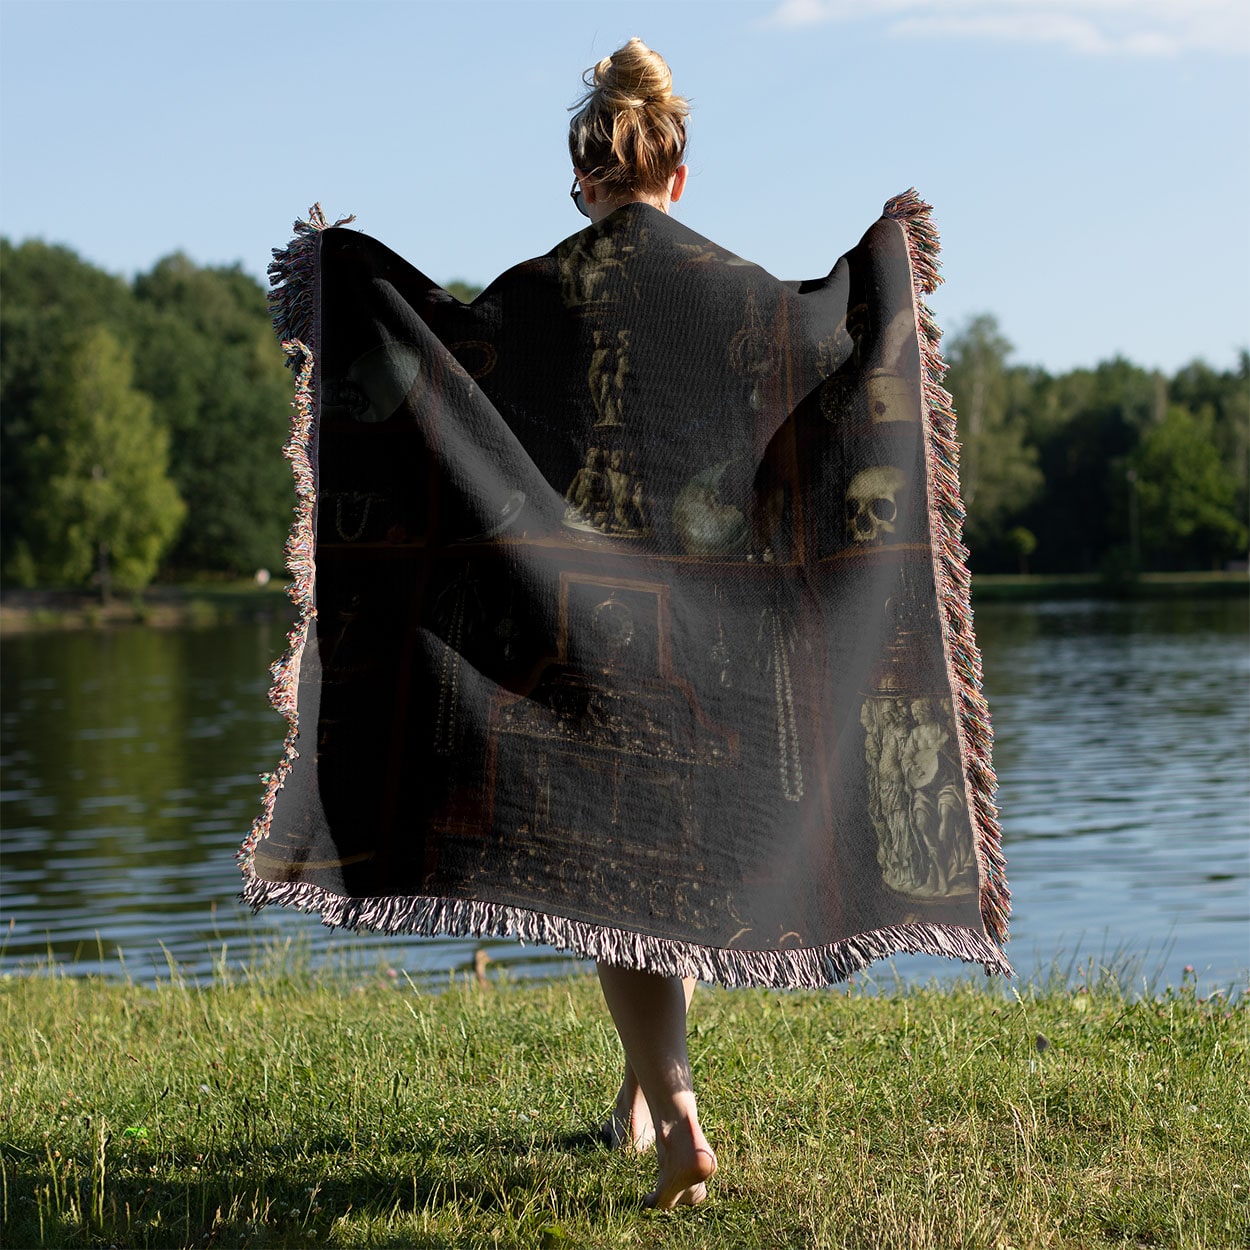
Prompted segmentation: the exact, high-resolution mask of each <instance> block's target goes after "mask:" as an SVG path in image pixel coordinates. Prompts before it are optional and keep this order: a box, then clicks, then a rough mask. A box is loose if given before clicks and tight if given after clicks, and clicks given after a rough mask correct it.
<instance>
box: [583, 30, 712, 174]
mask: <svg viewBox="0 0 1250 1250" xmlns="http://www.w3.org/2000/svg"><path fill="white" fill-rule="evenodd" d="M582 81H583V82H584V83H585V84H586V93H585V95H583V96H582V98H581V99H580V100H579V101H578V102H577V103H576V104H575V105H574V106H573V107H574V108H575V109H576V110H577V112H576V114H575V115H574V117H573V120H572V122H571V123H570V125H569V153H570V155H571V156H572V158H573V164H574V165H576V166H577V168H578V169H581V170H584V171H585V172H586V173H590V174H593V175H594V176H595V178H596V179H598V181H599V182H601V183H603V184H604V186H605V187H606V188H607V190H608V191H609V193H610V194H616V195H620V194H631V193H643V194H650V193H653V192H656V191H660V190H662V189H663V188H664V187H665V186H666V185H667V183H668V180H669V178H671V177H672V175H673V173H674V171H675V170H676V169H677V167H678V166H679V165H680V164H681V162H682V159H683V158H684V156H685V153H686V118H687V117H688V116H689V115H690V106H689V104H687V102H686V101H685V99H683V98H682V97H681V96H679V95H674V94H673V75H672V72H671V71H670V70H669V68H668V63H667V62H666V61H665V60H664V58H663V57H662V56H661V55H660V54H659V53H658V52H654V51H652V49H650V48H648V47H647V45H646V44H645V43H643V42H642V40H641V39H639V38H637V37H635V38H633V39H631V40H630V41H629V42H628V43H627V44H625V46H624V47H622V48H618V49H617V50H616V51H615V52H613V53H612V55H611V56H605V57H604V58H603V60H601V61H600V62H598V64H596V65H594V66H592V67H591V68H590V69H588V70H587V71H586V72H585V74H583V75H582Z"/></svg>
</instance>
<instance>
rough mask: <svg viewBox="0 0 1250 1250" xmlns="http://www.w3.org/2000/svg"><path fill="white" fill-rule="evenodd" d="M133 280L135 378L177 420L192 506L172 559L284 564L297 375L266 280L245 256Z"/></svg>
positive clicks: (167, 268) (167, 420) (178, 467)
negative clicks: (244, 264)
mask: <svg viewBox="0 0 1250 1250" xmlns="http://www.w3.org/2000/svg"><path fill="white" fill-rule="evenodd" d="M134 289H135V299H136V305H137V308H136V317H137V319H138V322H139V325H140V326H141V329H142V333H141V335H140V340H139V343H138V345H137V348H136V353H135V365H136V379H137V384H138V385H139V386H140V387H141V388H142V389H143V390H145V391H147V393H148V394H150V395H151V396H152V398H153V400H154V401H155V403H156V408H157V414H158V416H159V418H160V420H161V422H162V423H163V424H164V425H165V426H166V427H167V428H168V430H169V433H170V440H171V441H170V474H171V476H172V477H173V479H174V481H175V482H176V484H177V486H178V490H179V492H180V494H181V495H182V497H183V498H184V499H185V500H186V502H187V509H188V512H187V524H186V526H185V528H184V530H183V531H182V534H181V537H180V538H179V541H178V544H177V546H176V548H175V550H174V552H173V556H172V560H173V563H174V564H175V565H178V566H180V567H183V568H190V569H197V570H198V569H210V570H219V571H226V572H250V571H251V570H253V569H257V568H275V567H279V566H280V565H281V562H282V544H283V542H284V540H285V538H286V534H287V530H288V528H289V526H290V520H291V505H292V494H291V472H290V468H289V466H288V465H287V463H286V462H285V461H284V460H283V459H282V456H281V454H280V452H281V448H282V445H283V443H284V442H285V441H286V437H287V431H288V426H289V421H290V412H291V379H290V375H289V373H288V372H287V370H286V369H285V368H284V367H283V360H284V358H283V355H282V352H281V349H280V348H279V346H278V344H277V342H276V340H275V339H274V336H273V330H272V327H271V325H270V321H269V311H268V307H267V304H266V300H265V293H264V291H263V289H262V288H261V286H260V284H259V283H257V282H256V281H255V280H254V279H253V278H251V277H250V276H249V275H248V274H246V273H244V272H243V271H242V270H241V269H240V268H239V267H238V266H233V267H229V268H201V267H200V266H197V265H195V264H193V263H192V262H191V261H190V260H188V259H187V258H186V257H185V256H182V255H174V256H169V257H166V258H165V259H164V260H161V261H159V262H158V263H157V264H156V265H155V267H154V268H153V269H152V271H151V272H150V273H147V274H143V275H140V276H139V277H138V278H137V279H136V280H135V288H134Z"/></svg>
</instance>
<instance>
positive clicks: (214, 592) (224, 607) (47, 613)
mask: <svg viewBox="0 0 1250 1250" xmlns="http://www.w3.org/2000/svg"><path fill="white" fill-rule="evenodd" d="M294 616H295V609H294V608H293V607H292V605H291V602H290V600H289V599H288V598H287V596H286V592H285V590H284V583H283V582H281V581H270V582H269V583H268V584H267V585H265V586H258V585H257V584H256V583H255V582H254V581H252V580H251V579H248V580H245V581H205V582H187V583H184V584H179V585H169V586H152V587H149V588H148V589H147V590H146V591H144V592H143V593H142V594H139V595H115V596H114V597H113V599H112V601H111V602H110V603H108V604H107V605H105V604H102V603H101V602H100V598H99V596H98V595H91V594H87V593H85V592H84V591H80V590H11V589H6V590H5V591H4V592H3V594H2V595H0V634H21V633H31V632H35V631H50V630H60V629H100V628H104V627H112V626H116V625H152V626H156V627H158V628H167V629H168V628H173V627H175V626H184V625H200V626H207V625H224V624H231V623H233V622H236V621H250V620H257V619H270V618H280V619H283V620H286V619H292V620H293V619H294Z"/></svg>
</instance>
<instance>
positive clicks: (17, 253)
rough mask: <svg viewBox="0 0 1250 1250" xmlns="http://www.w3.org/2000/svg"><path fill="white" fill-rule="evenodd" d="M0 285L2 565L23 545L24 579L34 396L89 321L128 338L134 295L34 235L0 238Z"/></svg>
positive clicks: (8, 566) (8, 567) (11, 571)
mask: <svg viewBox="0 0 1250 1250" xmlns="http://www.w3.org/2000/svg"><path fill="white" fill-rule="evenodd" d="M0 287H2V288H3V291H4V298H3V301H0V566H2V567H3V568H4V570H5V572H6V574H7V575H10V576H14V575H16V574H17V573H18V572H19V571H18V570H15V568H14V561H15V559H16V556H17V553H18V550H19V548H21V549H23V550H24V551H25V555H24V557H23V559H22V561H21V563H22V565H23V568H24V572H23V573H22V574H21V576H20V577H19V580H27V581H28V580H29V578H30V576H32V574H31V572H30V568H29V563H30V542H29V540H28V536H27V534H26V526H27V519H28V516H29V514H30V506H31V501H32V492H33V490H34V489H35V488H36V486H37V481H36V479H35V476H34V474H35V465H34V463H33V462H32V459H31V456H30V451H31V448H32V447H33V445H34V442H35V440H36V438H37V436H38V433H39V429H38V426H37V423H36V419H35V415H34V406H35V402H36V399H37V397H38V396H39V394H40V393H41V392H42V391H43V390H44V389H45V387H46V386H47V385H48V384H49V377H50V375H51V374H52V373H54V372H55V371H56V370H58V369H59V368H60V367H61V362H62V360H63V357H64V354H65V351H66V348H67V345H68V344H70V343H72V342H73V341H75V340H76V339H77V338H80V337H81V336H82V335H83V334H84V333H85V332H86V331H88V330H90V329H91V328H92V327H93V326H107V327H109V329H110V330H111V331H112V332H113V334H114V335H115V336H116V337H117V338H118V339H119V340H120V341H121V342H123V343H129V342H131V327H132V322H133V300H132V297H131V294H130V288H129V287H128V286H127V285H126V283H125V282H124V281H123V280H122V279H121V278H115V277H113V275H112V274H107V273H104V272H103V271H101V270H99V269H97V268H96V267H95V266H94V265H90V264H88V263H87V262H86V261H84V260H82V259H81V258H80V257H78V256H76V255H75V254H74V253H73V252H72V251H70V249H69V248H66V247H53V246H50V245H48V244H47V243H43V242H41V241H39V240H28V241H26V242H24V243H22V244H21V245H20V246H17V247H14V246H13V244H11V243H10V242H9V241H8V240H7V239H0Z"/></svg>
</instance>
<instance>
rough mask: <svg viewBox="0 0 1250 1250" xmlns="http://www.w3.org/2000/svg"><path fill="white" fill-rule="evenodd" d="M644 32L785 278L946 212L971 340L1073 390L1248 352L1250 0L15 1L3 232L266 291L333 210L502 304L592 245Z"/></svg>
mask: <svg viewBox="0 0 1250 1250" xmlns="http://www.w3.org/2000/svg"><path fill="white" fill-rule="evenodd" d="M635 34H637V35H640V36H641V37H642V38H643V39H644V40H646V41H647V42H648V43H650V44H651V45H652V46H653V47H655V48H657V49H658V50H659V51H661V52H662V53H663V54H664V55H665V56H666V57H667V58H668V60H669V63H670V65H671V66H672V68H673V73H674V78H675V82H676V86H677V89H678V90H679V91H681V92H683V93H684V94H686V95H687V96H689V97H690V99H691V101H692V105H693V108H694V115H693V119H692V127H691V145H690V151H689V160H690V165H691V175H692V176H691V180H690V185H689V188H688V191H687V194H686V198H685V200H683V202H682V204H681V205H680V206H679V208H678V210H677V213H678V216H680V218H681V219H682V220H683V221H684V222H686V224H688V225H690V226H691V227H692V228H694V229H696V230H698V231H699V232H701V233H703V234H705V235H708V236H710V237H712V238H714V239H716V240H717V241H718V242H720V243H722V244H724V245H725V246H727V247H730V248H732V249H733V250H735V251H737V252H739V253H740V254H742V255H744V256H748V257H750V258H751V259H752V260H755V261H758V262H759V263H760V264H763V265H764V266H765V267H766V268H768V269H770V270H771V271H772V272H774V273H776V274H777V275H778V276H780V277H787V278H796V277H810V276H813V275H815V274H819V273H823V272H825V271H826V270H827V269H828V268H829V267H830V266H831V265H832V263H833V261H834V260H835V259H836V258H837V256H838V255H839V254H840V253H841V252H843V251H845V250H846V249H847V248H848V247H850V246H851V245H852V244H853V243H854V242H855V241H856V240H857V239H858V237H859V236H860V235H861V234H862V233H863V231H864V230H865V229H866V228H867V227H868V226H869V225H870V224H871V222H872V221H873V219H874V218H875V217H876V216H877V214H878V213H879V212H880V208H881V205H882V203H883V202H884V201H885V200H886V199H887V198H889V196H891V195H892V194H894V193H896V192H898V191H901V190H903V189H905V188H907V187H908V186H912V185H914V186H916V187H917V188H918V189H919V191H920V192H921V194H922V195H923V196H925V197H926V198H927V199H928V200H929V201H930V202H931V203H933V204H934V206H935V210H936V220H937V223H938V226H939V228H940V230H941V232H942V237H943V244H944V262H945V274H946V278H947V285H946V286H944V287H943V288H941V290H940V291H939V292H938V293H937V294H936V295H935V296H934V298H933V300H932V304H933V306H934V309H935V311H936V312H937V314H938V317H939V320H940V321H941V322H942V323H943V325H944V326H945V327H946V328H947V329H948V330H954V329H957V328H958V327H959V326H960V325H961V324H962V323H963V322H964V321H965V320H966V319H967V318H968V317H970V316H973V315H975V314H977V313H980V312H991V313H993V314H995V315H996V316H997V317H998V319H999V322H1000V325H1001V326H1002V328H1003V330H1004V332H1005V333H1006V334H1007V336H1008V337H1009V338H1010V339H1011V341H1012V342H1013V343H1014V344H1015V345H1016V357H1015V359H1017V360H1018V361H1021V362H1027V363H1035V364H1040V365H1043V366H1044V367H1046V368H1048V369H1051V370H1053V371H1061V370H1066V369H1069V368H1072V367H1075V366H1080V365H1092V364H1095V363H1097V362H1098V361H1099V360H1104V359H1107V358H1109V357H1110V356H1112V355H1114V354H1116V353H1120V354H1123V355H1125V356H1127V357H1128V358H1129V359H1131V360H1134V361H1136V362H1138V363H1140V364H1143V365H1147V366H1151V367H1158V368H1162V369H1165V370H1169V371H1170V370H1173V369H1175V368H1177V367H1178V366H1179V365H1181V364H1183V363H1185V362H1186V361H1188V360H1191V359H1193V358H1195V357H1202V358H1205V359H1206V360H1208V361H1209V362H1210V363H1212V364H1214V365H1216V366H1217V367H1221V368H1228V367H1232V366H1233V364H1234V363H1235V359H1236V352H1237V350H1238V349H1239V348H1241V347H1243V346H1246V345H1248V344H1250V318H1248V316H1247V311H1246V301H1245V296H1244V292H1245V291H1246V289H1247V284H1248V282H1250V236H1248V232H1247V228H1246V226H1247V206H1248V205H1250V142H1248V136H1250V5H1248V4H1247V3H1246V0H873V2H872V3H869V2H868V0H856V2H855V3H851V2H850V0H759V2H755V0H665V2H658V0H652V2H640V0H632V2H623V0H622V2H609V0H604V2H600V0H510V2H508V3H476V2H473V0H458V2H453V0H406V2H389V0H356V2H355V3H351V2H349V0H332V2H325V3H297V2H295V0H281V2H275V0H213V2H204V0H162V2H161V3H148V2H146V0H129V2H126V3H116V2H114V0H88V2H86V3H79V2H77V0H59V2H58V0H0V229H2V230H3V232H4V233H5V234H6V235H7V236H8V237H9V238H10V239H13V240H15V241H16V240H20V239H23V238H27V237H32V236H34V237H41V238H44V239H47V240H48V241H51V242H58V243H65V244H68V245H69V246H71V247H73V248H74V249H75V250H76V251H78V252H79V253H80V254H81V255H83V256H84V257H86V258H87V259H89V260H91V261H93V262H95V263H96V264H99V265H102V266H104V267H105V268H107V269H110V270H112V271H114V272H118V273H124V274H131V273H134V272H135V271H137V270H143V269H147V268H149V267H150V266H151V265H152V264H153V263H154V262H155V261H156V260H157V259H159V258H160V257H161V256H163V255H166V254H168V253H169V252H172V251H175V250H182V251H185V252H186V253H187V254H189V255H190V256H191V257H192V258H194V259H195V260H197V261H199V262H201V263H206V264H208V263H212V264H217V263H227V264H228V263H233V262H235V261H238V262H241V263H242V264H243V266H244V267H245V268H247V269H248V270H249V271H251V272H253V273H255V274H257V275H258V276H260V275H261V274H262V273H263V270H264V266H265V264H266V263H267V261H268V256H269V249H270V248H271V247H272V246H275V245H278V244H281V243H282V242H284V241H285V239H286V238H287V236H288V235H289V231H290V225H291V221H292V219H293V218H294V217H295V216H296V215H298V214H301V213H302V212H303V211H304V210H305V209H306V208H307V206H308V205H309V204H310V203H312V202H313V201H314V200H319V201H321V203H322V204H323V205H324V207H325V209H326V211H327V213H329V214H331V215H334V214H345V213H349V212H352V213H355V214H356V215H357V225H358V226H360V227H361V228H362V229H365V230H366V231H368V232H369V233H370V234H373V235H375V236H377V237H378V238H380V239H382V240H383V241H384V242H386V243H387V244H388V245H390V246H391V247H393V248H394V249H395V250H397V251H399V252H401V253H402V254H403V255H405V256H407V257H408V258H409V259H410V260H411V261H412V262H413V263H414V264H416V265H418V266H419V267H420V268H422V269H424V270H425V271H427V272H428V273H430V274H431V275H432V276H434V277H435V278H438V279H440V280H447V279H449V278H453V277H464V278H467V279H469V280H471V281H478V282H486V281H488V280H489V279H490V278H492V277H493V276H494V275H495V274H496V273H498V272H500V271H501V270H503V269H505V268H507V267H508V266H509V265H511V264H514V263H516V262H517V261H519V260H522V259H525V258H526V257H528V256H532V255H536V254H539V253H542V252H545V251H547V250H548V249H549V248H550V247H552V246H553V245H554V244H555V243H557V242H558V241H559V240H560V239H561V238H562V237H564V236H565V235H566V234H569V233H572V232H573V231H574V230H576V229H578V228H579V226H580V225H581V221H582V219H580V218H579V217H577V215H576V212H575V210H574V209H573V207H572V205H571V203H570V202H569V199H568V195H567V191H568V184H569V183H570V181H571V173H570V169H569V162H568V156H567V150H566V147H565V134H566V128H567V117H568V114H567V111H566V110H567V108H568V106H569V105H570V104H571V103H572V102H573V101H574V99H575V98H576V96H577V94H578V91H579V85H580V74H581V71H582V70H583V69H584V68H585V67H586V66H587V65H589V64H591V63H592V62H593V61H594V60H596V59H598V58H599V57H600V56H602V55H604V54H606V53H608V52H610V51H612V49H613V48H615V47H617V46H619V45H620V44H621V43H623V42H624V41H625V40H626V39H627V38H628V37H629V36H631V35H635Z"/></svg>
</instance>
